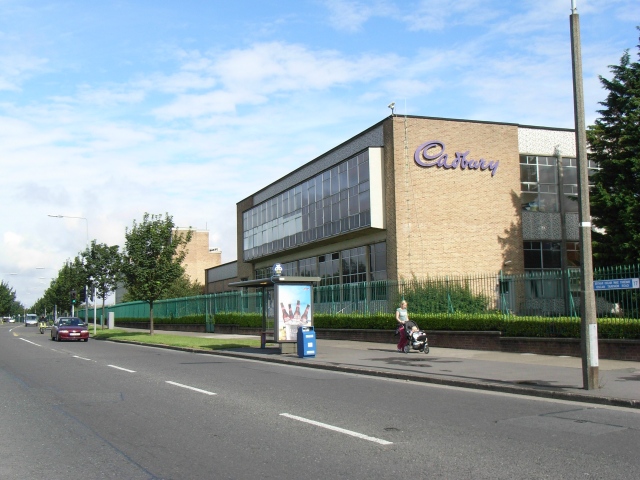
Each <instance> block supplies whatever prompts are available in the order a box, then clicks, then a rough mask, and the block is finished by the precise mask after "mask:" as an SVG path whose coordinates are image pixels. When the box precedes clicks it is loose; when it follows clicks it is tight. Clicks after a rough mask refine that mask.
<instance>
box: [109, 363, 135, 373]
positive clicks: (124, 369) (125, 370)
mask: <svg viewBox="0 0 640 480" xmlns="http://www.w3.org/2000/svg"><path fill="white" fill-rule="evenodd" d="M107 367H111V368H117V369H118V370H122V371H124V372H129V373H136V371H135V370H129V369H128V368H122V367H116V366H115V365H107Z"/></svg>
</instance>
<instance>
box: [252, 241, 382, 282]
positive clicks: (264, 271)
mask: <svg viewBox="0 0 640 480" xmlns="http://www.w3.org/2000/svg"><path fill="white" fill-rule="evenodd" d="M367 252H369V253H368V255H369V265H370V266H369V267H367ZM367 268H369V276H367ZM282 269H283V273H282V274H283V275H290V276H291V275H294V276H298V275H299V276H302V277H320V278H321V281H320V286H323V285H340V284H349V283H359V282H366V281H367V278H370V279H371V280H386V279H387V245H386V243H385V242H380V243H375V244H373V245H369V246H361V247H355V248H350V249H347V250H342V251H341V252H334V253H328V254H325V255H320V256H318V257H309V258H302V259H300V260H294V261H291V262H287V263H283V264H282ZM271 270H272V267H262V268H256V273H255V278H256V279H261V278H270V277H271V275H273V272H272V271H271Z"/></svg>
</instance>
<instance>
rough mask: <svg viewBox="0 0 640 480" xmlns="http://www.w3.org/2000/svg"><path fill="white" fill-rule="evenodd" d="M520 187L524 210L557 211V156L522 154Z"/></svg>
mask: <svg viewBox="0 0 640 480" xmlns="http://www.w3.org/2000/svg"><path fill="white" fill-rule="evenodd" d="M520 188H521V190H522V194H521V196H520V198H521V201H522V209H523V210H530V211H536V212H557V211H558V210H559V208H558V166H557V159H556V157H536V156H530V155H522V156H521V157H520Z"/></svg>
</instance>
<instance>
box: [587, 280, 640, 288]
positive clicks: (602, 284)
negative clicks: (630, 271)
mask: <svg viewBox="0 0 640 480" xmlns="http://www.w3.org/2000/svg"><path fill="white" fill-rule="evenodd" d="M629 288H640V278H618V279H615V280H595V281H594V282H593V289H594V290H626V289H629Z"/></svg>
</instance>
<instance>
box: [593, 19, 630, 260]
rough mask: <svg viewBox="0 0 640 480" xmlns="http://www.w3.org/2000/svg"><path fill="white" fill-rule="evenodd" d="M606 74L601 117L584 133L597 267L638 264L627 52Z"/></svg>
mask: <svg viewBox="0 0 640 480" xmlns="http://www.w3.org/2000/svg"><path fill="white" fill-rule="evenodd" d="M639 30H640V28H639ZM638 49H639V53H640V45H638ZM609 68H610V69H611V73H612V74H613V78H612V79H611V80H607V79H606V78H604V77H602V76H601V77H600V81H601V83H602V85H603V87H604V88H605V90H607V91H608V95H607V99H606V100H605V101H604V102H600V104H601V105H602V106H603V107H604V108H603V109H602V110H598V113H599V114H600V115H601V117H600V118H598V119H597V120H596V122H595V125H592V126H590V127H589V128H588V131H587V139H588V143H589V150H590V153H589V160H593V161H595V162H596V164H597V166H598V167H599V168H600V170H599V171H598V172H597V173H595V174H594V176H593V181H594V184H595V185H594V187H593V189H592V190H591V195H590V197H591V204H590V206H591V215H592V217H593V223H594V225H595V226H596V227H598V231H596V232H594V233H593V242H594V243H593V252H594V261H595V264H596V265H597V266H606V265H630V264H636V263H639V262H640V63H638V62H631V56H630V55H629V51H628V50H627V51H625V53H624V55H623V56H622V58H621V59H620V65H611V66H610V67H609Z"/></svg>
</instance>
